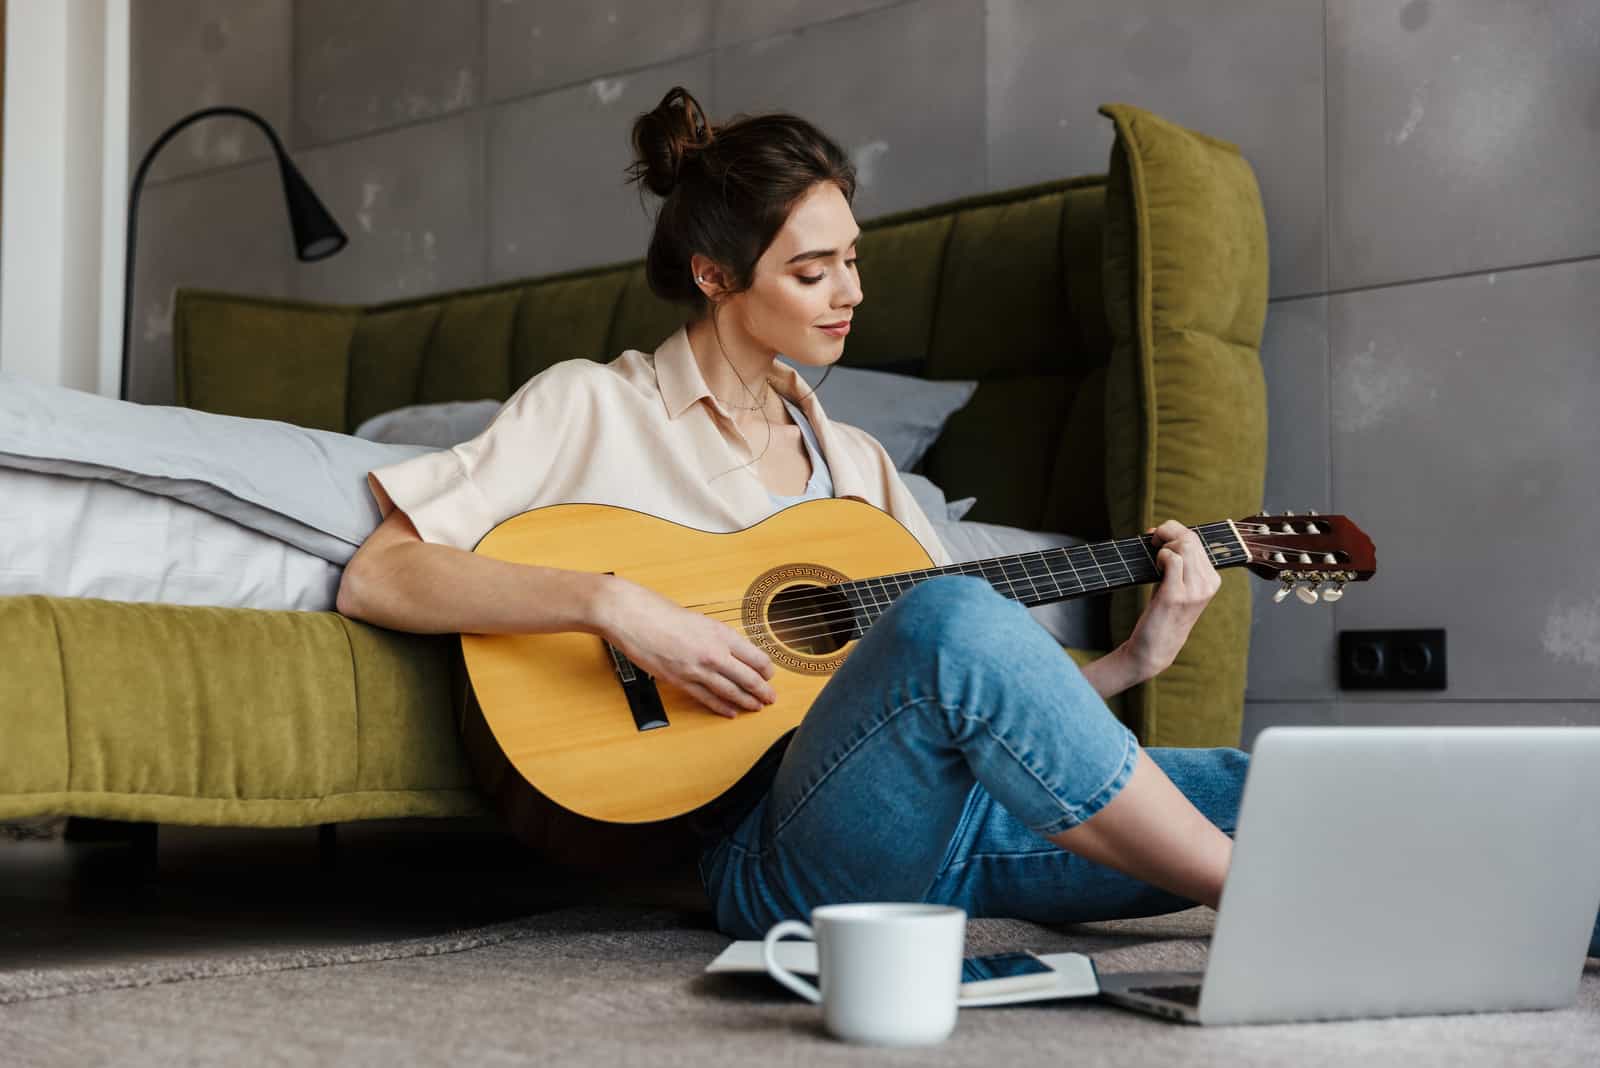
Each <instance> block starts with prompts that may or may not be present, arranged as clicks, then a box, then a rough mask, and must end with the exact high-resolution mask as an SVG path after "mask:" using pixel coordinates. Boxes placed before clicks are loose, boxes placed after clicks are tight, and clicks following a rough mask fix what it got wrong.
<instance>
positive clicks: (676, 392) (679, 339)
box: [654, 326, 871, 501]
mask: <svg viewBox="0 0 1600 1068" xmlns="http://www.w3.org/2000/svg"><path fill="white" fill-rule="evenodd" d="M654 359H655V365H656V386H657V388H658V389H659V390H660V391H661V402H662V404H663V405H664V406H665V407H666V410H667V418H669V419H674V420H675V419H677V418H678V417H679V416H681V415H683V413H684V412H687V411H688V410H689V409H690V408H692V407H694V405H695V402H697V401H700V400H709V401H710V402H711V404H712V405H713V406H714V407H713V410H715V406H716V405H718V404H719V402H718V401H717V399H716V397H715V396H714V395H713V394H712V392H711V388H710V387H709V386H707V385H706V380H705V376H704V375H702V374H701V373H700V365H699V364H697V363H696V362H695V360H694V350H693V349H692V348H690V346H689V331H688V328H687V327H681V326H680V327H679V328H678V329H677V330H676V331H674V332H673V334H672V336H671V337H669V338H667V339H666V340H665V341H663V342H662V343H661V345H660V347H659V348H657V349H656V351H655V357H654ZM772 370H773V379H774V381H775V383H776V385H777V388H778V392H779V393H780V394H782V395H783V396H785V397H788V398H789V399H790V400H793V401H794V403H795V404H796V405H797V406H798V407H799V408H800V410H801V411H802V412H804V413H805V416H806V418H807V419H808V420H809V421H810V422H811V432H812V433H813V434H815V435H816V436H817V446H818V448H820V449H821V450H822V459H823V461H824V462H825V463H827V465H828V474H829V475H830V476H832V478H833V494H834V496H835V497H855V498H856V499H858V500H863V501H866V500H870V499H871V498H870V497H869V495H868V492H867V486H868V479H867V477H866V474H865V473H864V472H863V471H862V470H861V469H860V467H859V466H858V465H857V463H856V461H855V458H854V457H853V456H852V455H851V452H850V450H849V449H848V448H847V447H846V444H845V442H844V441H843V440H842V439H841V436H840V433H839V431H837V430H835V429H834V427H833V424H832V422H831V421H830V420H829V419H828V416H827V413H825V412H824V411H823V410H822V405H820V404H818V403H817V399H816V397H814V396H812V393H811V386H810V385H809V384H807V382H806V380H805V379H803V378H801V377H800V373H799V372H798V371H796V370H795V369H794V368H793V367H791V366H789V365H788V364H787V363H784V362H782V361H779V362H777V363H775V364H773V367H772ZM724 411H725V409H724Z"/></svg>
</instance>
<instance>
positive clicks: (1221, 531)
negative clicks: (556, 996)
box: [833, 519, 1250, 633]
mask: <svg viewBox="0 0 1600 1068" xmlns="http://www.w3.org/2000/svg"><path fill="white" fill-rule="evenodd" d="M1191 529H1192V530H1194V531H1195V532H1196V533H1197V534H1199V535H1200V542H1201V544H1203V545H1205V546H1206V547H1207V549H1209V550H1210V552H1211V562H1212V564H1213V565H1214V566H1215V567H1216V568H1217V569H1218V570H1221V569H1222V568H1224V567H1242V566H1244V565H1245V564H1247V563H1249V562H1250V552H1249V550H1248V549H1247V548H1246V547H1245V543H1244V538H1243V537H1242V536H1241V535H1240V533H1239V530H1238V528H1237V527H1236V526H1234V524H1233V522H1232V521H1231V520H1227V519H1224V520H1220V521H1218V522H1215V523H1202V524H1201V525H1199V526H1197V527H1193V528H1191ZM1155 554H1156V549H1155V541H1154V538H1153V537H1151V536H1148V535H1146V536H1141V537H1137V538H1114V539H1112V540H1110V541H1100V542H1093V543H1091V544H1087V545H1069V546H1065V547H1062V548H1059V549H1043V550H1038V551H1034V552H1026V553H1017V554H1015V555H1013V556H996V557H992V558H991V559H988V560H970V561H967V562H966V563H962V564H951V565H949V566H948V567H931V568H927V569H924V570H921V571H902V572H900V573H898V574H894V575H875V576H873V577H871V578H864V579H856V580H854V581H852V582H841V583H838V584H837V585H835V586H834V587H833V588H834V589H836V590H838V591H840V592H841V593H843V594H844V595H845V597H847V598H848V599H849V600H850V603H851V604H852V606H854V607H855V609H856V610H857V615H858V616H859V618H860V630H861V632H863V633H865V631H866V629H867V628H868V627H870V626H871V625H872V624H873V623H876V622H877V621H878V617H879V616H881V615H883V613H884V612H886V611H887V610H888V608H889V605H890V604H892V603H893V602H894V599H895V598H896V597H899V596H900V595H901V594H902V593H905V592H906V591H907V590H909V589H911V588H913V587H915V586H917V585H920V584H921V583H923V582H926V581H927V580H929V579H931V578H937V577H939V576H940V575H973V576H975V577H977V578H981V579H983V580H984V581H986V582H988V583H989V584H990V585H991V586H993V587H994V588H995V589H996V590H998V591H999V592H1000V593H1001V594H1003V595H1004V596H1006V597H1009V598H1011V599H1012V600H1013V601H1020V602H1021V603H1022V604H1025V605H1029V606H1032V605H1039V604H1050V603H1051V602H1053V601H1065V600H1069V599H1071V598H1073V597H1083V596H1086V595H1089V594H1096V593H1107V592H1110V591H1112V590H1119V589H1122V588H1123V587H1126V586H1139V585H1143V584H1145V583H1149V582H1159V581H1160V580H1161V570H1160V568H1158V567H1157V566H1156V558H1155Z"/></svg>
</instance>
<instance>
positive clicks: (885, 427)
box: [784, 359, 978, 471]
mask: <svg viewBox="0 0 1600 1068" xmlns="http://www.w3.org/2000/svg"><path fill="white" fill-rule="evenodd" d="M784 362H785V363H789V361H788V360H787V359H785V360H784ZM790 366H791V367H793V368H794V369H795V370H796V371H798V372H799V373H800V377H801V378H803V379H805V381H806V383H807V384H808V385H810V386H811V388H812V389H816V386H817V383H818V382H821V381H822V375H823V372H825V371H827V370H828V368H826V367H802V366H800V365H799V364H793V363H790ZM977 389H978V383H977V382H976V381H971V380H966V379H961V380H957V379H948V380H943V381H939V380H935V379H929V378H917V377H916V376H914V375H897V374H890V373H889V372H887V371H866V370H862V369H860V368H856V367H838V366H835V367H834V368H833V370H832V373H831V374H829V375H828V381H827V382H825V383H823V386H822V388H821V389H820V390H818V391H817V400H819V401H821V402H822V410H823V411H825V412H827V413H828V418H829V419H835V420H838V421H839V422H841V423H848V424H849V425H850V426H855V427H860V428H861V429H862V430H865V431H866V432H867V433H869V434H871V435H872V436H873V437H875V438H877V439H878V441H879V442H880V443H881V444H882V445H883V447H884V450H885V451H886V452H888V454H889V457H890V459H892V460H893V461H894V465H895V467H896V468H898V469H900V470H901V471H909V470H911V468H913V467H915V466H917V461H919V460H921V459H922V456H923V454H924V453H926V452H927V451H928V449H929V448H930V447H931V446H932V445H933V443H934V442H935V441H936V440H938V437H939V433H940V431H942V430H943V429H944V425H945V423H947V422H949V421H950V417H951V416H952V415H954V414H955V413H956V412H958V411H960V410H961V408H962V407H963V406H965V405H966V403H967V401H969V400H971V399H972V394H973V393H974V392H976V391H977Z"/></svg>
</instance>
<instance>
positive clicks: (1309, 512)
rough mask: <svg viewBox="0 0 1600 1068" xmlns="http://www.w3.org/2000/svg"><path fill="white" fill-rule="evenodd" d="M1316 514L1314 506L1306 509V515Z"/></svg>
mask: <svg viewBox="0 0 1600 1068" xmlns="http://www.w3.org/2000/svg"><path fill="white" fill-rule="evenodd" d="M1316 514H1317V510H1316V509H1315V508H1308V509H1306V515H1316Z"/></svg>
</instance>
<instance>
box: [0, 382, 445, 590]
mask: <svg viewBox="0 0 1600 1068" xmlns="http://www.w3.org/2000/svg"><path fill="white" fill-rule="evenodd" d="M431 451H433V450H431V449H428V448H425V447H423V446H418V445H385V444H380V443H378V442H373V441H363V440H362V439H360V438H356V437H351V436H350V435H349V434H335V433H333V432H331V431H326V430H307V429H306V428H304V427H298V426H295V425H293V424H292V423H282V422H278V421H277V420H273V419H245V418H241V417H238V416H231V415H216V414H214V413H212V412H199V411H194V410H193V409H190V408H178V407H169V406H165V405H153V404H134V403H131V402H128V401H120V400H114V399H112V398H110V397H101V396H99V395H97V394H93V393H82V392H79V391H78V390H74V389H64V388H62V387H60V386H43V385H39V384H38V383H35V382H31V381H28V380H27V379H24V378H19V377H17V376H16V375H12V374H7V373H4V372H0V466H5V467H12V468H16V469H19V470H24V471H42V472H45V473H47V474H60V475H72V476H74V477H77V478H101V479H109V480H110V481H112V482H118V483H121V484H122V485H124V486H129V487H131V488H133V489H138V490H144V491H146V492H149V493H158V494H160V495H162V496H164V497H172V498H175V499H177V500H181V501H187V502H188V503H190V504H192V505H195V506H196V507H199V508H204V509H205V510H206V511H208V512H212V513H214V514H216V515H220V516H223V517H225V518H227V519H232V520H233V521H235V522H237V523H242V524H244V525H245V526H247V527H251V528H252V529H255V530H259V531H261V532H262V533H264V534H269V535H271V536H272V537H275V538H277V539H278V540H279V541H284V542H288V543H289V544H290V545H293V546H295V547H296V548H298V549H303V550H305V551H306V552H309V553H311V554H312V555H314V556H319V557H321V558H322V559H324V560H327V561H328V562H329V563H334V564H345V563H347V562H348V561H349V559H350V557H352V556H354V555H355V551H356V549H357V547H359V546H360V544H361V543H362V542H363V541H365V540H366V537H367V535H368V534H370V533H372V530H373V528H374V527H376V526H377V525H378V521H379V519H380V517H379V515H378V505H377V503H376V502H375V501H374V500H373V499H372V493H371V491H370V490H368V489H367V472H368V471H370V470H372V469H373V468H377V467H384V466H386V465H388V464H393V463H399V462H400V461H402V460H409V459H410V458H411V457H413V456H420V455H422V454H423V453H426V452H431Z"/></svg>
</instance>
